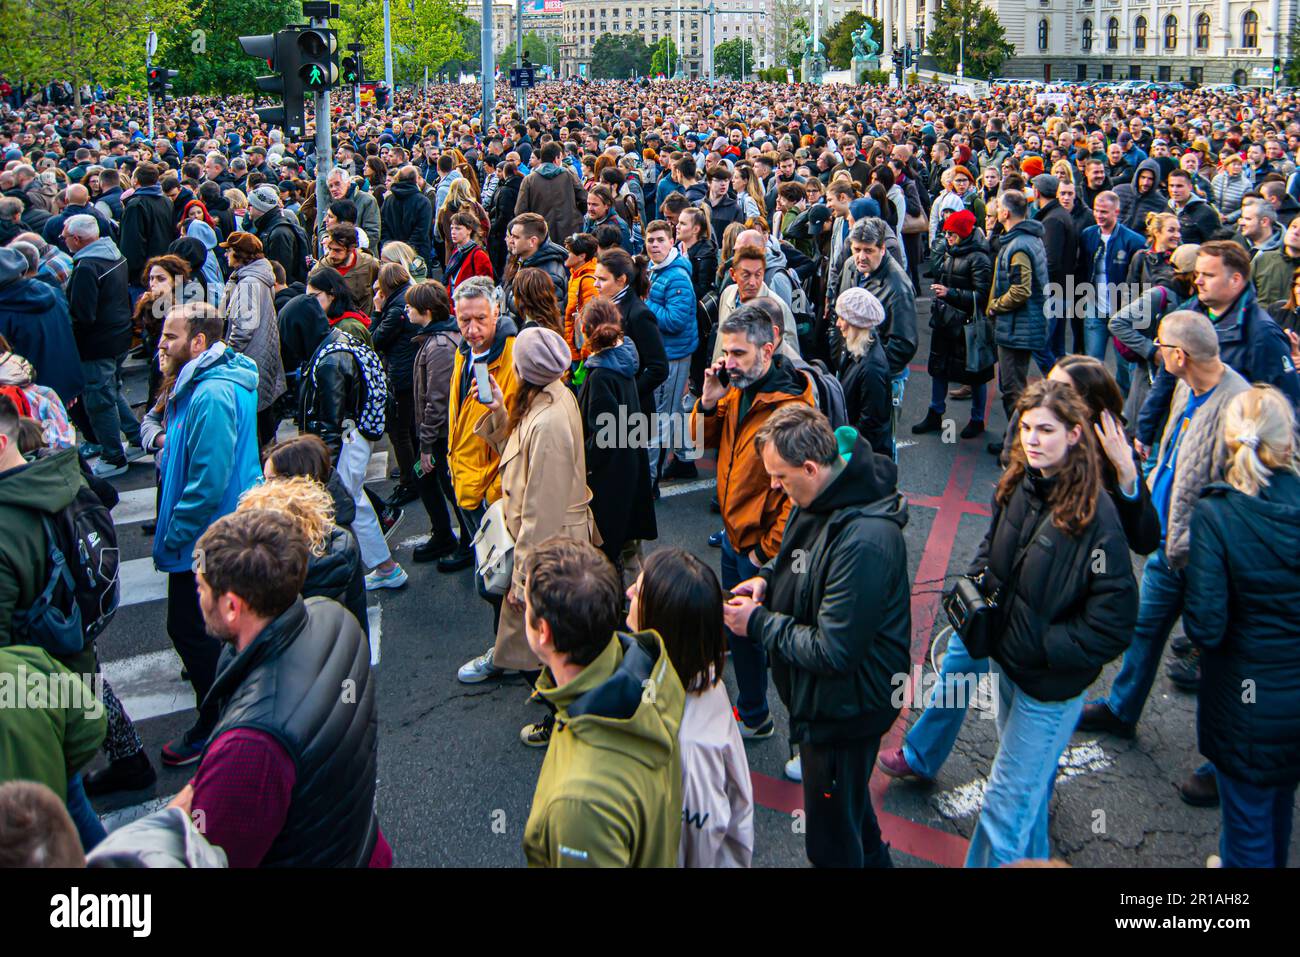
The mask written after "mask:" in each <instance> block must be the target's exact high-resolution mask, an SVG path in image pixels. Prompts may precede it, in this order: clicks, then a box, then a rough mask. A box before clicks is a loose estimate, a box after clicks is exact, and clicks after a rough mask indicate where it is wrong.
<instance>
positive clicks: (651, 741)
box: [524, 631, 685, 867]
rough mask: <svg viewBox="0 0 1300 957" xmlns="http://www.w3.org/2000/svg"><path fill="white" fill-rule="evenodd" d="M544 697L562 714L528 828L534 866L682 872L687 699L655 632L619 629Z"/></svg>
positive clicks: (544, 684) (549, 683) (543, 682)
mask: <svg viewBox="0 0 1300 957" xmlns="http://www.w3.org/2000/svg"><path fill="white" fill-rule="evenodd" d="M537 693H538V695H539V696H540V697H541V698H542V699H543V700H544V701H545V702H546V703H547V704H548V705H549V706H550V707H551V708H553V709H554V711H555V731H554V732H553V733H552V735H551V743H550V745H549V747H548V748H547V751H546V759H545V760H544V761H543V762H542V770H541V772H540V774H539V775H538V778H537V790H536V792H535V793H534V795H533V806H532V810H531V812H530V813H529V815H528V823H527V825H526V826H525V828H524V856H525V857H526V858H527V860H528V864H529V865H530V866H532V867H675V866H676V864H677V854H678V847H679V844H680V842H681V831H682V766H681V756H680V747H679V744H678V740H677V732H678V729H679V727H680V726H681V722H682V710H683V707H684V699H685V694H684V692H683V691H682V684H681V681H680V680H679V679H678V677H677V672H676V671H674V670H673V666H672V663H671V662H670V661H669V660H668V653H667V651H666V650H665V649H664V643H663V639H661V638H660V637H659V635H658V634H657V633H656V632H653V631H647V632H639V633H636V634H632V635H629V634H623V633H615V634H614V635H613V636H612V637H611V638H610V640H609V644H608V645H607V646H606V647H605V650H604V651H603V652H601V654H600V655H599V656H598V657H597V658H596V660H595V661H593V662H591V664H589V665H587V667H586V668H584V669H583V670H582V672H581V674H579V675H578V676H577V677H576V678H574V679H573V680H572V681H570V682H568V683H567V684H565V685H562V686H560V687H558V688H557V687H556V686H555V683H554V679H553V678H551V676H550V672H549V671H544V672H543V673H542V677H541V678H540V679H539V680H538V682H537Z"/></svg>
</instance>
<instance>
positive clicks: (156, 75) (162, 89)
mask: <svg viewBox="0 0 1300 957" xmlns="http://www.w3.org/2000/svg"><path fill="white" fill-rule="evenodd" d="M179 73H180V71H179V70H167V69H164V68H163V67H160V66H153V67H150V68H149V92H150V94H152V95H153V96H154V97H155V98H156V99H158V100H165V99H167V94H168V93H170V92H171V88H172V85H171V80H172V78H173V77H175V76H178V75H179Z"/></svg>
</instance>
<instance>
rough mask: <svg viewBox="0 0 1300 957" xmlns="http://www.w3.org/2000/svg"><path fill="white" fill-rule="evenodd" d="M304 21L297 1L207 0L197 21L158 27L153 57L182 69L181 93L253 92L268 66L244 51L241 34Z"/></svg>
mask: <svg viewBox="0 0 1300 957" xmlns="http://www.w3.org/2000/svg"><path fill="white" fill-rule="evenodd" d="M301 20H302V5H301V4H300V3H298V0H242V2H240V3H223V2H222V0H205V2H204V3H203V5H202V7H201V8H200V9H199V11H198V14H197V16H196V19H195V20H194V21H193V23H190V24H181V25H179V26H177V25H171V26H170V28H169V29H167V30H166V31H165V32H160V34H159V37H158V54H157V56H155V57H154V62H156V63H162V64H163V65H164V66H166V67H169V68H171V69H173V70H177V71H179V75H178V76H177V77H176V79H175V80H174V81H173V82H174V84H175V86H176V93H177V94H178V95H180V96H193V95H196V94H200V93H243V92H251V91H253V90H254V89H255V88H256V87H255V85H254V82H253V81H254V78H255V77H258V76H264V75H266V74H267V73H268V72H269V71H268V70H267V67H266V64H265V63H263V62H261V61H259V60H255V59H253V58H252V57H250V56H249V55H248V54H247V53H245V52H244V50H243V48H242V47H240V45H239V38H240V37H241V36H253V35H257V34H261V33H275V32H276V31H277V30H282V29H284V27H285V26H287V25H288V24H290V23H297V22H301ZM196 33H197V34H198V35H199V37H202V40H203V42H202V43H197V42H196V40H197V39H198V37H196V36H195V34H196Z"/></svg>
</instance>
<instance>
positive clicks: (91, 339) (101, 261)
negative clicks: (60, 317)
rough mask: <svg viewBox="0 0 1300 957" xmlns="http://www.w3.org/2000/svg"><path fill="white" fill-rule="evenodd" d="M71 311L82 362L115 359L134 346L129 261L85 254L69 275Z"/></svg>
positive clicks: (74, 334)
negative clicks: (132, 343)
mask: <svg viewBox="0 0 1300 957" xmlns="http://www.w3.org/2000/svg"><path fill="white" fill-rule="evenodd" d="M68 313H69V315H70V316H71V317H72V334H73V336H74V337H75V338H76V340H77V353H78V354H79V355H80V356H81V360H82V361H83V362H89V361H90V360H92V359H116V358H117V357H118V356H120V355H122V354H123V353H125V352H126V351H127V350H128V349H130V348H131V293H130V291H129V289H128V288H127V275H126V260H125V259H123V258H122V257H120V256H118V257H116V258H108V257H107V256H105V257H100V256H94V255H91V256H83V257H81V258H80V259H78V260H76V265H75V266H74V267H73V269H72V275H71V276H70V277H68Z"/></svg>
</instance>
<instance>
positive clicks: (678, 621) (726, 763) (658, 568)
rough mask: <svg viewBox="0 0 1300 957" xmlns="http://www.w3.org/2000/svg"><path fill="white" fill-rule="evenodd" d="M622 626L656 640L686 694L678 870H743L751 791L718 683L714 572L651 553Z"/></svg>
mask: <svg viewBox="0 0 1300 957" xmlns="http://www.w3.org/2000/svg"><path fill="white" fill-rule="evenodd" d="M627 594H628V598H629V599H630V601H631V606H630V608H629V609H628V615H627V623H628V626H629V627H630V628H631V629H632V630H633V631H641V630H645V629H647V628H649V629H653V630H655V631H657V632H658V633H659V636H660V637H661V638H662V639H663V642H664V647H665V648H666V649H667V650H668V658H669V660H670V661H671V662H672V663H673V667H674V668H676V669H677V675H678V677H680V678H681V681H682V687H683V688H685V689H686V707H685V710H684V711H683V714H682V724H681V728H680V730H679V731H678V734H677V737H678V741H679V743H680V745H681V753H682V804H683V809H682V844H681V850H680V851H679V853H678V858H677V863H678V864H679V865H680V866H681V867H749V866H750V861H751V859H752V857H753V851H754V791H753V785H752V784H751V782H750V777H749V762H748V760H747V759H746V757H745V745H744V742H742V741H741V739H740V731H739V729H737V727H736V719H735V717H734V715H733V713H732V710H731V701H730V699H728V697H727V689H726V686H725V685H724V684H723V682H722V671H723V667H724V665H725V663H726V654H727V645H726V639H725V637H724V633H723V630H722V589H721V588H720V587H719V586H718V579H717V576H716V575H714V574H713V570H712V569H711V568H709V567H708V566H707V565H705V564H704V563H703V562H701V561H700V560H699V559H698V558H696V557H695V556H694V555H692V554H690V553H689V552H687V551H684V550H683V549H680V548H665V549H660V550H659V551H656V552H654V553H653V554H652V555H651V556H650V557H649V559H647V560H646V562H645V565H644V567H643V569H642V571H641V574H640V576H638V578H637V580H636V583H635V584H633V585H632V587H631V588H629V589H628V592H627Z"/></svg>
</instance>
